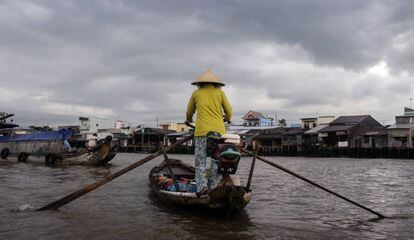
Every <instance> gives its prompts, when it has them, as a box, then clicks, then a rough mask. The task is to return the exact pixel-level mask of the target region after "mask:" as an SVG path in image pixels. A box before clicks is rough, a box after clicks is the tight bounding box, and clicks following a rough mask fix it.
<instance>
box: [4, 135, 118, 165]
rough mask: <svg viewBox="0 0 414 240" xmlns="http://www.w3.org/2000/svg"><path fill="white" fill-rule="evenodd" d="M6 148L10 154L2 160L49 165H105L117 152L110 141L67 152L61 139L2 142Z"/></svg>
mask: <svg viewBox="0 0 414 240" xmlns="http://www.w3.org/2000/svg"><path fill="white" fill-rule="evenodd" d="M6 148H7V149H9V154H8V156H7V157H6V158H4V159H1V160H0V161H7V162H13V161H21V162H27V163H46V164H48V165H94V166H99V165H105V164H106V163H108V162H109V161H111V160H112V159H113V158H114V157H115V155H116V153H117V147H114V146H111V144H110V142H104V143H102V144H100V145H98V146H96V147H95V148H93V149H80V150H77V151H74V152H66V151H65V150H64V149H63V144H62V143H61V141H60V140H51V141H36V142H9V143H0V149H6ZM21 153H24V154H26V157H25V159H22V158H21Z"/></svg>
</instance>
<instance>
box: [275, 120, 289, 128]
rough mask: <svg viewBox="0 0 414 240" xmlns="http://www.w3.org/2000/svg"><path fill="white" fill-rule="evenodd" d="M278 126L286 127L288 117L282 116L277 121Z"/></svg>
mask: <svg viewBox="0 0 414 240" xmlns="http://www.w3.org/2000/svg"><path fill="white" fill-rule="evenodd" d="M277 126H278V127H282V128H283V127H286V126H287V122H286V119H284V118H282V119H280V120H278V121H277Z"/></svg>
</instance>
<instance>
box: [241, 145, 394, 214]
mask: <svg viewBox="0 0 414 240" xmlns="http://www.w3.org/2000/svg"><path fill="white" fill-rule="evenodd" d="M240 150H241V151H242V152H244V153H247V154H249V155H252V156H254V154H253V153H251V152H249V151H246V150H244V149H240ZM256 158H257V159H259V160H261V161H263V162H265V163H267V164H270V165H272V166H273V167H276V168H278V169H280V170H282V171H284V172H286V173H289V174H290V175H293V176H295V177H297V178H300V179H302V180H303V181H305V182H307V183H310V184H312V185H314V186H316V187H318V188H320V189H322V190H324V191H326V192H328V193H331V194H333V195H335V196H337V197H339V198H342V199H343V200H345V201H347V202H350V203H352V204H354V205H356V206H358V207H360V208H363V209H365V210H367V211H369V212H371V213H373V214H375V215H377V216H378V217H379V218H386V217H385V216H384V215H382V214H380V213H378V212H376V211H374V210H372V209H369V208H367V207H365V206H362V205H361V204H359V203H357V202H354V201H352V200H351V199H348V198H346V197H344V196H342V195H340V194H338V193H336V192H334V191H332V190H329V189H327V188H325V187H322V186H321V185H319V184H317V183H315V182H313V181H311V180H309V179H307V178H305V177H302V176H301V175H299V174H297V173H295V172H292V171H291V170H289V169H287V168H284V167H282V166H280V165H278V164H276V163H274V162H271V161H269V160H266V159H264V158H262V157H260V156H257V155H256Z"/></svg>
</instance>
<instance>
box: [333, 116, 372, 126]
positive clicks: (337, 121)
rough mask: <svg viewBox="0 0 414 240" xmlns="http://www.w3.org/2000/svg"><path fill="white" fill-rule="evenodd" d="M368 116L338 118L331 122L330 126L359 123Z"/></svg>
mask: <svg viewBox="0 0 414 240" xmlns="http://www.w3.org/2000/svg"><path fill="white" fill-rule="evenodd" d="M367 117H369V115H353V116H340V117H338V118H337V119H335V120H333V121H332V122H331V125H336V124H345V123H359V122H361V121H362V120H364V119H365V118H367Z"/></svg>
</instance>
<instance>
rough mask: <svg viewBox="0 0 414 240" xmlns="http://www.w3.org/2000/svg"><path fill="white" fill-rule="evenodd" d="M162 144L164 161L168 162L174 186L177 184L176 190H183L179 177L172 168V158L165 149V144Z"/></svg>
mask: <svg viewBox="0 0 414 240" xmlns="http://www.w3.org/2000/svg"><path fill="white" fill-rule="evenodd" d="M160 146H161V151H162V154H163V155H164V161H165V163H166V164H167V168H168V172H169V173H170V177H171V178H172V180H173V183H174V186H175V191H176V192H181V190H180V185H178V182H177V178H176V177H175V174H174V171H173V170H172V167H171V162H170V159H169V158H168V156H167V152H166V151H165V149H164V144H163V143H161V144H160Z"/></svg>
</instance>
